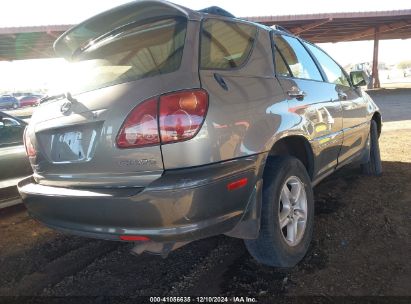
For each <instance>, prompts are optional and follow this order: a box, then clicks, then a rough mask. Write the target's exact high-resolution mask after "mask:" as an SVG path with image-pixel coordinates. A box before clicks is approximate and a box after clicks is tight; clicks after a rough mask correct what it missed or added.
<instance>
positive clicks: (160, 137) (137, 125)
mask: <svg viewBox="0 0 411 304" xmlns="http://www.w3.org/2000/svg"><path fill="white" fill-rule="evenodd" d="M207 108H208V94H207V92H206V91H204V90H202V89H195V90H187V91H180V92H175V93H171V94H166V95H162V96H160V97H159V98H152V99H149V100H146V101H144V102H143V103H141V104H139V105H138V106H137V107H135V108H134V109H133V110H132V111H131V112H130V114H129V115H128V116H127V118H126V120H125V121H124V123H123V126H122V127H121V129H120V132H119V134H118V135H117V146H118V147H119V148H137V147H144V146H152V145H157V144H160V142H161V143H162V144H166V143H172V142H178V141H184V140H187V139H190V138H193V137H194V136H195V135H196V134H197V132H198V131H199V130H200V127H201V125H202V124H203V122H204V119H205V115H206V114H207Z"/></svg>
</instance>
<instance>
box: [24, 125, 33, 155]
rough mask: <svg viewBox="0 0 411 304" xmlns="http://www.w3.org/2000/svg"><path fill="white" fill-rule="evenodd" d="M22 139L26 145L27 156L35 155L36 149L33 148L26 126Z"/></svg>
mask: <svg viewBox="0 0 411 304" xmlns="http://www.w3.org/2000/svg"><path fill="white" fill-rule="evenodd" d="M23 141H24V146H25V147H26V154H27V156H29V157H33V156H36V149H34V146H33V144H32V142H31V139H30V136H29V135H28V132H27V128H26V129H25V130H24V136H23Z"/></svg>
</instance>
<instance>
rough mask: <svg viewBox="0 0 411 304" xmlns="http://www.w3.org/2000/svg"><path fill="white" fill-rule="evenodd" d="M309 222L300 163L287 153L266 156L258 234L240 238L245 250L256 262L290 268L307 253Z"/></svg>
mask: <svg viewBox="0 0 411 304" xmlns="http://www.w3.org/2000/svg"><path fill="white" fill-rule="evenodd" d="M298 184H300V188H298V187H297V185H298ZM294 187H296V188H294ZM287 189H288V190H289V191H287ZM298 189H300V190H301V192H298ZM288 193H289V194H288ZM297 193H299V195H300V196H298V195H297ZM287 196H288V199H287ZM304 206H305V207H304ZM303 209H305V210H303ZM287 214H288V216H287ZM303 215H304V216H303ZM313 223H314V198H313V191H312V187H311V180H310V178H309V176H308V174H307V170H306V169H305V167H304V165H303V164H302V163H301V162H300V161H299V160H298V159H296V158H294V157H289V156H279V157H274V158H270V159H268V160H267V164H266V168H265V170H264V176H263V198H262V210H261V227H260V233H259V236H258V238H257V239H254V240H245V241H244V242H245V245H246V247H247V249H248V252H249V253H250V254H251V255H252V256H253V257H254V259H256V260H257V261H258V262H259V263H262V264H265V265H268V266H275V267H293V266H295V265H296V264H297V263H298V262H299V261H300V260H301V259H302V258H303V257H304V255H305V254H306V253H307V250H308V247H309V245H310V242H311V238H312V232H313ZM284 224H285V225H284ZM281 227H282V228H281ZM293 227H294V228H293ZM294 231H296V232H294ZM293 236H295V238H293ZM293 239H294V242H293V241H292V240H293Z"/></svg>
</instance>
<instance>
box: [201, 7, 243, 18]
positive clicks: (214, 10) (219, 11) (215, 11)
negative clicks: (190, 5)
mask: <svg viewBox="0 0 411 304" xmlns="http://www.w3.org/2000/svg"><path fill="white" fill-rule="evenodd" d="M198 12H200V13H206V14H211V15H219V16H224V17H230V18H235V16H234V15H233V14H231V13H229V12H227V11H226V10H224V9H222V8H221V7H218V6H210V7H206V8H203V9H201V10H198Z"/></svg>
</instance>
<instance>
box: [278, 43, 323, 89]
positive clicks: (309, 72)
mask: <svg viewBox="0 0 411 304" xmlns="http://www.w3.org/2000/svg"><path fill="white" fill-rule="evenodd" d="M273 40H274V44H275V46H276V47H277V49H278V51H279V52H280V53H281V55H282V57H283V58H284V60H285V61H286V63H287V65H288V66H289V68H290V71H291V73H292V76H293V77H295V78H303V79H312V80H318V81H322V80H323V79H322V77H321V73H320V71H319V70H318V68H317V66H316V65H315V63H314V61H313V59H312V58H311V56H310V54H308V52H307V51H306V50H305V48H304V46H303V45H302V44H301V43H300V41H298V39H296V38H293V37H289V36H285V35H284V36H281V35H274V37H273Z"/></svg>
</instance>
